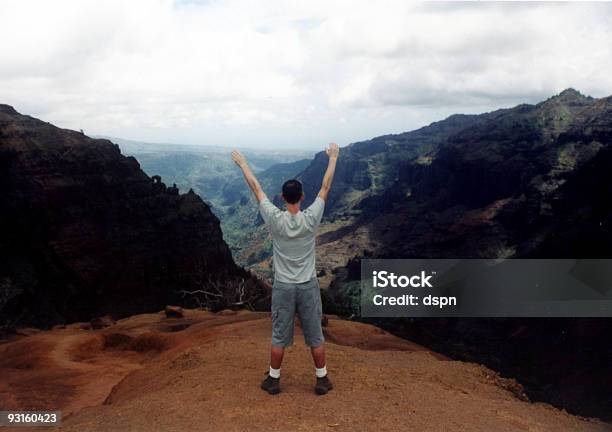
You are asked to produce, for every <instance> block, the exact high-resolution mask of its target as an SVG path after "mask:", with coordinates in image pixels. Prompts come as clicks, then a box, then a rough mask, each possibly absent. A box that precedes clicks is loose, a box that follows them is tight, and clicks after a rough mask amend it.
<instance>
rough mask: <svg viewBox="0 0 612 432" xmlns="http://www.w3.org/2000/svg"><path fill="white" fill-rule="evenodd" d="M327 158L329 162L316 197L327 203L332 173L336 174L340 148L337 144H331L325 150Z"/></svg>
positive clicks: (332, 178)
mask: <svg viewBox="0 0 612 432" xmlns="http://www.w3.org/2000/svg"><path fill="white" fill-rule="evenodd" d="M325 153H327V156H328V157H329V161H328V163H327V170H325V175H324V176H323V183H322V184H321V190H320V191H319V194H318V195H317V196H318V197H321V198H322V199H323V201H327V195H328V194H329V190H330V189H331V185H332V181H333V180H334V173H335V172H336V161H337V160H338V154H339V153H340V148H339V147H338V144H336V143H331V144H330V145H329V147H328V148H327V150H325Z"/></svg>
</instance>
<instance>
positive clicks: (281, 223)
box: [259, 197, 325, 283]
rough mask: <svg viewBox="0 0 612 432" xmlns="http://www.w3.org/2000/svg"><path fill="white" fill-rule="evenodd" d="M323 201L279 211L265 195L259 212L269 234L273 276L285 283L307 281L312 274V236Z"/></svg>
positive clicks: (315, 230)
mask: <svg viewBox="0 0 612 432" xmlns="http://www.w3.org/2000/svg"><path fill="white" fill-rule="evenodd" d="M324 209H325V201H324V200H323V199H322V198H320V197H317V198H316V199H315V201H314V202H313V203H312V204H311V205H310V207H308V208H307V209H306V210H304V211H298V212H297V213H295V214H292V213H290V212H289V211H281V210H280V209H279V208H277V207H276V206H275V205H274V204H272V203H271V202H270V200H269V199H268V198H265V199H263V200H261V201H260V204H259V211H260V213H261V217H262V218H263V220H264V222H266V224H267V225H268V226H269V227H270V231H271V233H272V247H273V259H274V279H275V280H277V281H279V282H286V283H303V282H308V281H309V280H311V279H312V278H315V277H316V269H315V236H316V232H317V227H318V226H319V223H320V222H321V217H322V216H323V211H324Z"/></svg>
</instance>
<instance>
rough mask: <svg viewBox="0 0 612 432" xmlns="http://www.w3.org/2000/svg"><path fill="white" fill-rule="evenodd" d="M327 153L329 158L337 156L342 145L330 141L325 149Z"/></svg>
mask: <svg viewBox="0 0 612 432" xmlns="http://www.w3.org/2000/svg"><path fill="white" fill-rule="evenodd" d="M325 153H327V156H328V157H329V158H337V157H338V154H339V153H340V147H338V144H336V143H330V144H329V147H327V149H326V150H325Z"/></svg>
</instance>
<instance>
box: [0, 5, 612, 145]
mask: <svg viewBox="0 0 612 432" xmlns="http://www.w3.org/2000/svg"><path fill="white" fill-rule="evenodd" d="M0 17H1V25H0V40H2V43H1V44H0V59H1V60H0V103H8V104H10V105H13V106H14V107H15V108H16V109H17V110H18V111H20V112H23V113H27V114H30V115H33V116H36V117H39V118H42V119H44V120H47V121H50V122H53V123H55V124H57V125H59V126H62V127H67V128H72V129H81V128H82V129H84V130H85V132H86V133H87V134H90V135H94V134H100V135H110V136H117V137H122V138H127V139H135V140H141V141H153V142H176V143H187V144H210V145H226V146H234V145H237V146H247V147H256V146H259V147H271V148H280V147H302V148H313V149H316V148H322V146H323V145H324V144H325V143H327V142H329V141H336V142H338V143H340V144H341V145H344V144H347V143H350V142H353V141H358V140H363V139H368V138H371V137H374V136H377V135H382V134H386V133H398V132H402V131H406V130H411V129H414V128H417V127H420V126H423V125H425V124H428V123H430V122H432V121H435V120H439V119H442V118H444V117H446V116H448V115H450V114H452V113H456V112H470V113H473V112H484V111H488V110H492V109H495V108H499V107H508V106H513V105H516V104H518V103H521V102H537V101H539V100H542V99H545V98H546V97H548V96H550V95H553V94H555V93H558V92H559V91H561V90H563V89H564V88H567V87H574V88H576V89H578V90H580V91H581V92H583V93H586V94H590V95H593V96H596V97H601V96H606V95H610V94H612V26H610V23H611V22H612V5H609V4H594V3H588V4H587V3H581V4H577V3H512V4H509V3H503V4H502V3H410V2H407V1H380V2H373V1H371V0H365V1H360V0H347V1H333V0H321V1H319V0H309V1H273V0H244V1H241V0H228V1H225V0H219V1H216V0H209V1H197V0H180V1H179V0H175V1H173V0H129V1H127V0H104V1H103V0H99V1H88V0H71V1H70V0H66V1H64V0H53V1H49V0H40V1H34V0H14V1H13V0H0Z"/></svg>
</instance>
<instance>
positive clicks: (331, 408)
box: [0, 310, 609, 432]
mask: <svg viewBox="0 0 612 432" xmlns="http://www.w3.org/2000/svg"><path fill="white" fill-rule="evenodd" d="M81 327H82V326H81V325H80V324H72V325H70V326H67V327H66V328H63V329H54V330H51V331H44V332H38V333H34V334H32V335H30V336H25V337H24V336H21V337H15V338H13V339H11V340H10V341H8V342H6V343H3V344H1V345H0V376H2V380H1V381H0V409H2V410H33V409H48V410H61V411H62V413H63V422H62V427H61V430H62V431H78V432H81V431H113V432H115V431H147V432H148V431H191V430H200V431H215V430H220V431H302V430H303V431H330V430H334V431H353V430H358V431H370V430H372V431H408V430H414V431H483V432H484V431H486V432H489V431H496V432H504V431H509V432H510V431H512V432H515V431H533V432H536V431H555V432H559V431H585V432H590V431H606V430H609V426H606V425H604V424H603V423H600V422H598V421H596V420H591V419H583V418H579V417H575V416H571V415H569V414H567V413H565V412H563V411H560V410H557V409H555V408H553V407H551V406H549V405H546V404H542V403H529V402H527V401H525V400H524V397H523V395H522V391H521V388H520V386H519V385H517V384H516V383H515V382H514V381H512V380H506V379H502V378H499V377H498V376H497V375H496V374H495V373H494V372H492V371H491V370H489V369H487V368H485V367H483V366H480V365H477V364H471V363H463V362H456V361H449V360H447V359H445V358H444V357H442V356H440V355H437V354H434V353H431V352H429V351H427V350H425V349H424V348H423V347H420V346H418V345H416V344H413V343H410V342H408V341H405V340H402V339H399V338H396V337H394V336H392V335H390V334H388V333H386V332H384V331H382V330H380V329H378V328H376V327H373V326H369V325H365V324H359V323H354V322H348V321H342V320H339V319H335V318H330V320H329V324H328V326H327V327H325V332H326V336H327V340H328V344H327V349H328V370H329V372H330V377H331V379H332V381H333V382H334V385H335V388H334V390H333V391H332V392H330V393H329V394H328V395H326V396H316V395H315V394H314V392H313V385H314V370H313V366H312V363H311V360H310V356H309V353H308V350H307V349H306V347H305V346H304V345H303V343H302V341H301V339H300V338H301V336H300V334H296V345H295V346H294V347H292V348H290V349H289V350H288V352H287V354H286V357H285V363H284V364H283V371H282V379H281V386H282V390H283V392H282V393H281V394H280V395H277V396H269V395H268V394H266V393H264V392H263V391H262V390H260V389H259V383H260V381H261V380H262V379H263V378H264V373H265V372H266V370H267V365H268V348H269V346H268V344H269V336H270V335H269V333H270V317H269V314H266V313H252V312H246V311H245V312H237V313H236V312H230V311H225V312H220V313H217V314H214V313H210V312H205V311H195V310H193V311H191V310H188V311H186V316H185V318H180V319H176V318H173V319H168V318H166V317H165V316H164V314H163V313H161V312H160V313H157V314H146V315H137V316H133V317H130V318H126V319H124V320H121V321H118V322H117V323H116V324H115V325H113V326H111V327H108V328H106V329H103V330H85V329H83V328H81ZM296 330H297V331H298V332H299V328H297V329H296ZM19 430H22V431H23V430H27V429H23V428H20V429H19ZM38 430H41V429H38ZM46 430H49V429H48V428H46Z"/></svg>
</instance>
